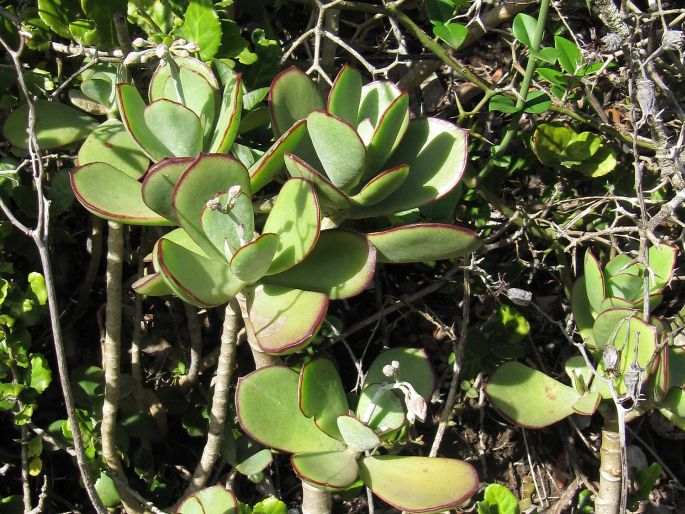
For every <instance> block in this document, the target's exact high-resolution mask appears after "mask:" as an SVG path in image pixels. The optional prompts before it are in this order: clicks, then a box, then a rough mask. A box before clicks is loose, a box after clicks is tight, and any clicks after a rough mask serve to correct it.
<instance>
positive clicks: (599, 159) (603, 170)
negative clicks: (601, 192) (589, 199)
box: [571, 146, 618, 178]
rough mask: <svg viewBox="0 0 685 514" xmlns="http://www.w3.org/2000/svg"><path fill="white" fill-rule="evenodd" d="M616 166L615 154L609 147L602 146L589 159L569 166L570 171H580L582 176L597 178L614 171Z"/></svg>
mask: <svg viewBox="0 0 685 514" xmlns="http://www.w3.org/2000/svg"><path fill="white" fill-rule="evenodd" d="M617 165H618V160H617V159H616V154H615V153H614V151H613V150H612V149H611V148H610V147H609V146H602V147H601V148H600V149H599V150H598V151H597V153H596V154H595V155H593V156H592V157H591V158H590V159H588V160H586V161H583V162H581V163H580V164H576V165H573V166H571V169H573V170H576V171H580V172H581V173H582V174H583V175H585V176H588V177H592V178H597V177H603V176H604V175H606V174H607V173H611V172H612V171H614V169H615V168H616V166H617Z"/></svg>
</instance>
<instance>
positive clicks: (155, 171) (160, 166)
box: [142, 157, 194, 223]
mask: <svg viewBox="0 0 685 514" xmlns="http://www.w3.org/2000/svg"><path fill="white" fill-rule="evenodd" d="M193 160H194V159H193V158H192V157H170V158H167V159H164V160H163V161H159V162H158V163H157V164H155V165H154V166H152V167H151V168H150V170H149V171H148V172H147V175H145V179H144V180H143V189H142V192H143V201H144V202H145V205H147V206H148V207H149V208H150V209H152V210H153V211H155V212H156V213H157V214H159V215H160V216H163V217H165V218H166V219H168V220H169V221H173V222H174V223H176V219H175V218H174V213H173V210H172V208H171V198H172V196H173V192H174V187H176V183H177V182H178V179H179V178H180V177H181V174H182V173H183V172H184V171H185V170H186V168H187V167H188V166H189V165H190V163H191V162H193Z"/></svg>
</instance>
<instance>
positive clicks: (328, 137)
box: [307, 111, 366, 191]
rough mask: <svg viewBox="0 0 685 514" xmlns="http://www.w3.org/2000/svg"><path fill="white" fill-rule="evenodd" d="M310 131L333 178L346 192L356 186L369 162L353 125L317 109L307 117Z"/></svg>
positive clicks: (319, 156)
mask: <svg viewBox="0 0 685 514" xmlns="http://www.w3.org/2000/svg"><path fill="white" fill-rule="evenodd" d="M307 131H308V132H309V137H310V138H311V141H312V144H313V145H314V149H315V150H316V154H317V156H318V158H319V160H320V161H321V164H322V165H323V169H324V171H325V172H326V175H327V176H328V178H329V179H330V181H331V182H332V183H333V184H335V186H336V187H338V188H340V189H341V190H343V191H349V190H351V189H352V188H353V187H354V186H356V185H357V183H358V182H359V180H360V179H361V176H362V173H363V171H364V166H365V165H366V148H365V147H364V143H363V142H362V140H361V139H360V138H359V135H358V134H357V131H356V130H355V129H354V128H353V127H352V125H350V124H349V123H347V122H345V121H343V120H341V119H340V118H336V117H335V116H333V115H331V114H328V113H326V112H323V111H314V112H312V113H311V114H310V115H309V116H308V117H307ZM341 149H344V151H341Z"/></svg>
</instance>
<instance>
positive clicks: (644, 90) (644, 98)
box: [636, 78, 656, 119]
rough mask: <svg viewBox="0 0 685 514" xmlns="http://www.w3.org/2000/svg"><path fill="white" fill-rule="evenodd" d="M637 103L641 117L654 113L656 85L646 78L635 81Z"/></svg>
mask: <svg viewBox="0 0 685 514" xmlns="http://www.w3.org/2000/svg"><path fill="white" fill-rule="evenodd" d="M636 85H637V93H636V95H637V103H638V104H640V110H641V111H642V118H643V119H646V118H647V117H648V116H654V115H655V114H656V86H655V85H654V82H652V81H651V80H650V79H648V78H641V79H638V80H637V81H636Z"/></svg>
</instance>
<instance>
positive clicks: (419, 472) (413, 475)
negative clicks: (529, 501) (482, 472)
mask: <svg viewBox="0 0 685 514" xmlns="http://www.w3.org/2000/svg"><path fill="white" fill-rule="evenodd" d="M358 464H359V476H360V477H361V479H362V480H363V481H364V483H365V484H366V485H367V487H369V488H370V489H371V490H372V491H373V493H374V494H375V495H376V496H378V497H379V498H381V499H382V500H383V501H385V502H387V503H389V504H390V505H392V506H393V507H395V508H396V509H398V510H405V511H409V512H415V513H419V512H434V511H444V510H448V509H451V508H455V507H457V506H458V505H459V504H461V503H463V502H464V501H466V500H467V499H468V498H470V497H471V496H473V495H474V494H475V493H476V492H477V491H478V474H477V473H476V470H475V469H474V468H473V466H471V465H470V464H468V463H466V462H463V461H460V460H456V459H443V458H429V457H404V456H399V455H383V456H374V457H362V458H361V459H360V460H359V463H358Z"/></svg>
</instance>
